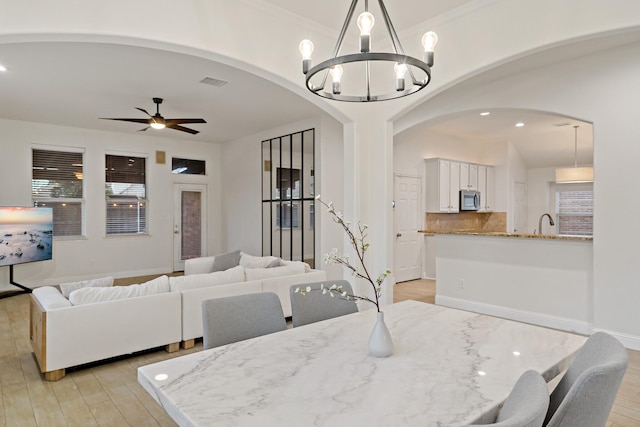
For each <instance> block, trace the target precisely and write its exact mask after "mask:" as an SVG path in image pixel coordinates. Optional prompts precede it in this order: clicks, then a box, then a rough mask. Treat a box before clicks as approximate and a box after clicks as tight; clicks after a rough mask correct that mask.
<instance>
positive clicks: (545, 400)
mask: <svg viewBox="0 0 640 427" xmlns="http://www.w3.org/2000/svg"><path fill="white" fill-rule="evenodd" d="M548 407H549V390H548V389H547V383H546V382H545V380H544V378H542V375H540V374H539V373H538V372H536V371H533V370H530V371H527V372H525V373H524V374H522V375H521V376H520V378H519V379H518V381H517V382H516V384H515V385H514V386H513V389H511V393H509V396H508V397H507V400H505V401H504V404H503V405H502V408H501V409H500V412H499V413H498V417H497V418H496V420H495V422H494V423H493V424H484V426H495V427H542V422H543V421H544V416H545V415H546V413H547V408H548Z"/></svg>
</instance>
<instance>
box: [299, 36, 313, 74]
mask: <svg viewBox="0 0 640 427" xmlns="http://www.w3.org/2000/svg"><path fill="white" fill-rule="evenodd" d="M298 50H299V51H300V54H301V55H302V72H303V73H304V74H307V72H308V71H309V68H311V54H312V53H313V43H311V40H308V39H304V40H302V41H301V42H300V44H299V45H298Z"/></svg>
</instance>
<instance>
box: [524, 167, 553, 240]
mask: <svg viewBox="0 0 640 427" xmlns="http://www.w3.org/2000/svg"><path fill="white" fill-rule="evenodd" d="M555 179H556V177H555V168H536V169H529V170H528V171H527V230H528V232H530V233H531V232H532V231H533V230H537V229H538V219H539V218H540V215H542V214H544V213H550V214H551V216H554V213H553V210H554V206H550V203H549V200H550V199H549V197H550V194H549V183H551V182H554V181H555ZM545 221H547V219H546V218H545ZM545 224H546V226H544V232H545V234H556V233H555V228H554V227H549V225H548V222H545Z"/></svg>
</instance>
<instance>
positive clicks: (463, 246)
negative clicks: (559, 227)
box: [424, 231, 593, 334]
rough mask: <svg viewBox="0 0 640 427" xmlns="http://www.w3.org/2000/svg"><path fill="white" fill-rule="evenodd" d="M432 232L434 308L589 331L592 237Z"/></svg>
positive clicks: (591, 312) (591, 321) (574, 330)
mask: <svg viewBox="0 0 640 427" xmlns="http://www.w3.org/2000/svg"><path fill="white" fill-rule="evenodd" d="M424 232H425V234H426V235H428V233H429V231H424ZM433 234H434V236H435V237H434V239H435V252H436V280H437V286H436V304H439V305H444V306H448V307H453V308H460V309H463V310H471V311H475V312H479V313H484V314H491V315H494V316H500V317H505V318H509V319H513V320H519V321H524V322H528V323H533V324H537V325H541V326H547V327H552V328H558V329H562V330H567V331H573V332H578V333H585V334H586V333H590V332H591V325H592V323H593V239H592V238H590V237H574V236H556V235H538V234H519V233H504V232H488V233H487V232H478V231H455V232H453V231H436V232H433Z"/></svg>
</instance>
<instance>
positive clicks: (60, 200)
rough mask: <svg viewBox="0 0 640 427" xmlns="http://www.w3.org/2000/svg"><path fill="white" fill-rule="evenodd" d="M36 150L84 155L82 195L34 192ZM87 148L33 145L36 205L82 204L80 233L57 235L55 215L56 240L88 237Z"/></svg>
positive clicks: (33, 200) (33, 201)
mask: <svg viewBox="0 0 640 427" xmlns="http://www.w3.org/2000/svg"><path fill="white" fill-rule="evenodd" d="M35 150H38V151H51V152H62V153H76V154H81V155H82V172H81V173H82V175H83V176H82V178H81V179H80V180H81V181H82V197H42V196H37V195H35V194H34V191H33V181H34V179H33V168H34V165H33V152H34V151H35ZM85 157H86V156H85V149H84V148H81V147H66V146H55V145H36V144H34V145H32V146H31V168H32V169H31V200H32V203H33V205H34V206H36V207H49V206H50V205H51V204H62V205H63V206H64V204H65V203H69V204H71V203H74V204H75V203H79V204H80V234H69V235H57V234H55V228H56V225H55V224H56V222H55V215H54V235H53V238H54V240H75V239H84V238H86V230H87V228H86V202H85V194H86V187H85V180H84V174H85V173H86V168H85V164H84V163H85V161H86V159H85Z"/></svg>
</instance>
